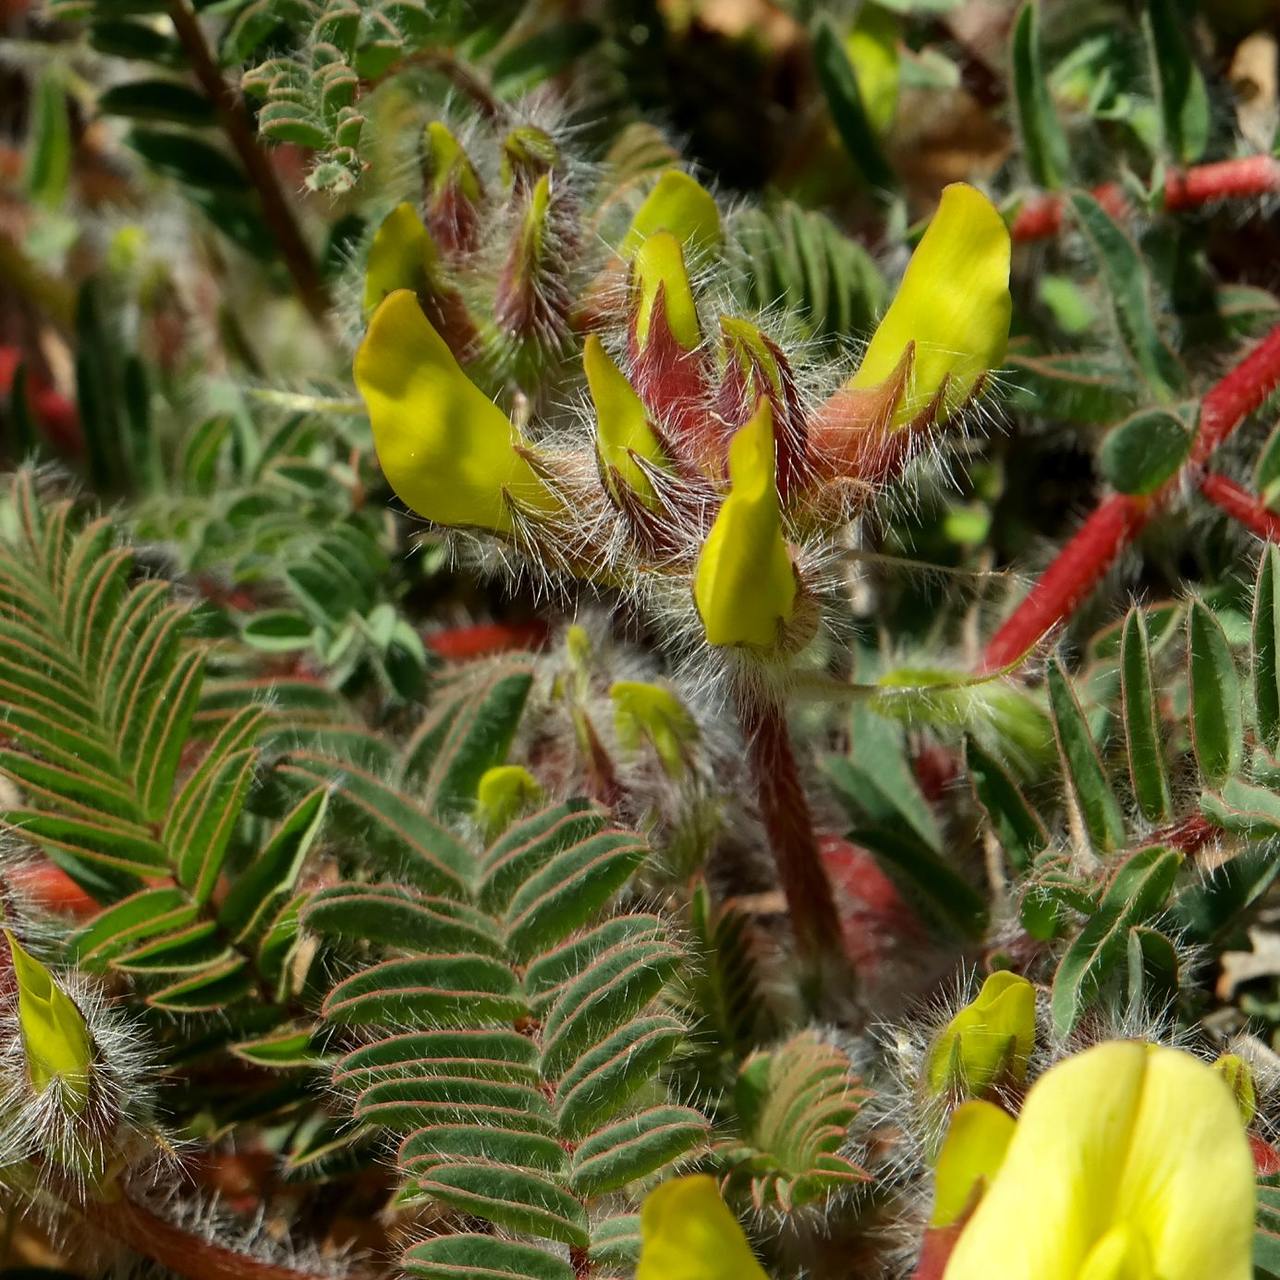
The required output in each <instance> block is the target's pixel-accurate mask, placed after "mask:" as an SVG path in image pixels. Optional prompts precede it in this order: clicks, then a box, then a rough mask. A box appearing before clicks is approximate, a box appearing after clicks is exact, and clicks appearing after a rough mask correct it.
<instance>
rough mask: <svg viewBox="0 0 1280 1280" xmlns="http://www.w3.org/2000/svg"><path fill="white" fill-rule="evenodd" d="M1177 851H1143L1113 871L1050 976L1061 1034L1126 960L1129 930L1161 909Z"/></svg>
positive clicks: (1176, 864)
mask: <svg viewBox="0 0 1280 1280" xmlns="http://www.w3.org/2000/svg"><path fill="white" fill-rule="evenodd" d="M1181 866H1182V855H1181V854H1180V853H1178V852H1177V851H1176V850H1174V849H1166V848H1163V847H1160V846H1156V847H1154V848H1150V849H1143V850H1141V851H1140V852H1138V853H1135V854H1134V855H1133V856H1132V857H1131V858H1129V859H1128V861H1126V862H1125V863H1124V864H1123V865H1122V866H1121V867H1120V868H1119V869H1118V870H1117V871H1116V873H1115V876H1114V877H1113V878H1112V881H1111V883H1110V885H1109V886H1108V888H1107V889H1106V891H1105V892H1104V893H1103V895H1102V900H1101V902H1100V903H1099V905H1098V909H1097V911H1095V912H1094V914H1093V915H1092V916H1091V917H1090V918H1089V920H1088V921H1087V922H1086V924H1085V926H1084V928H1083V929H1082V930H1081V931H1080V933H1079V934H1078V935H1077V936H1076V938H1075V940H1074V941H1073V942H1072V944H1071V946H1070V947H1069V948H1068V949H1067V953H1066V955H1065V956H1063V958H1062V961H1061V963H1060V964H1059V965H1058V971H1057V973H1056V974H1055V975H1054V980H1053V994H1052V999H1051V1004H1050V1007H1051V1009H1052V1013H1053V1024H1054V1027H1055V1028H1056V1030H1057V1031H1058V1033H1059V1034H1060V1035H1066V1034H1068V1033H1069V1032H1070V1031H1071V1029H1072V1028H1073V1027H1074V1026H1075V1024H1076V1022H1077V1021H1078V1019H1079V1018H1080V1015H1081V1013H1082V1012H1083V1010H1084V1008H1085V1007H1086V1006H1087V1005H1088V1003H1089V1002H1090V1001H1091V1000H1093V999H1094V998H1095V997H1096V995H1097V993H1098V991H1099V990H1100V989H1101V987H1102V986H1103V984H1104V983H1105V982H1106V981H1107V979H1108V978H1109V977H1110V975H1111V974H1112V973H1114V972H1115V971H1116V968H1117V966H1118V965H1119V964H1120V963H1121V962H1122V961H1124V960H1126V958H1127V951H1126V947H1127V941H1128V931H1129V929H1130V928H1131V927H1132V926H1134V925H1138V924H1141V923H1143V922H1145V921H1147V920H1149V919H1151V917H1153V916H1154V915H1156V914H1157V913H1158V912H1160V911H1161V910H1163V908H1164V906H1165V903H1166V902H1167V900H1168V897H1169V894H1170V892H1171V890H1172V889H1173V883H1174V879H1175V878H1176V876H1177V874H1178V870H1179V868H1180V867H1181Z"/></svg>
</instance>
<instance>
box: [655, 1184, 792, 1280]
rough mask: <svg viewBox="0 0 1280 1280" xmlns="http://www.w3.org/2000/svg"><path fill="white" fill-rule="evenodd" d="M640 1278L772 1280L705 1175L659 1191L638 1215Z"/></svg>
mask: <svg viewBox="0 0 1280 1280" xmlns="http://www.w3.org/2000/svg"><path fill="white" fill-rule="evenodd" d="M640 1236H641V1246H640V1264H639V1266H638V1267H637V1268H636V1280H768V1278H767V1277H766V1275H765V1273H764V1271H763V1270H762V1268H761V1266H760V1264H759V1263H758V1262H757V1261H756V1259H755V1255H754V1254H753V1253H752V1252H751V1246H750V1245H749V1244H748V1243H747V1238H746V1236H745V1235H744V1234H743V1232H742V1228H741V1227H740V1226H739V1225H738V1221H737V1219H736V1218H735V1217H734V1216H733V1214H731V1213H730V1212H729V1208H728V1206H727V1205H726V1204H725V1202H724V1201H723V1200H722V1199H721V1198H720V1193H719V1191H717V1190H716V1184H715V1180H714V1179H713V1178H710V1177H708V1176H707V1175H706V1174H696V1175H694V1176H692V1177H688V1178H675V1179H673V1180H672V1181H670V1182H664V1183H663V1184H662V1185H661V1186H659V1187H656V1188H655V1189H654V1190H653V1191H651V1192H650V1193H649V1194H648V1196H647V1197H646V1198H645V1202H644V1206H643V1208H642V1209H641V1211H640Z"/></svg>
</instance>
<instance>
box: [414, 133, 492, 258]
mask: <svg viewBox="0 0 1280 1280" xmlns="http://www.w3.org/2000/svg"><path fill="white" fill-rule="evenodd" d="M423 170H424V177H425V179H426V204H427V225H428V226H429V227H430V228H431V232H432V234H433V235H434V236H435V237H436V239H437V240H438V241H439V243H440V245H441V247H442V248H443V249H444V250H445V251H446V252H447V253H467V252H470V251H471V250H472V249H474V248H475V247H476V239H477V235H478V232H479V228H480V213H479V204H480V201H481V199H482V198H483V195H484V192H483V189H482V188H481V186H480V176H479V174H477V173H476V169H475V166H474V165H473V164H472V163H471V160H470V158H469V157H468V155H467V153H466V152H465V151H464V150H463V149H462V145H461V143H459V142H458V140H457V138H455V137H454V136H453V134H452V133H450V132H449V130H448V129H447V128H445V126H444V125H443V124H441V123H440V121H439V120H433V121H431V123H430V124H429V125H427V127H426V129H425V130H424V131H423Z"/></svg>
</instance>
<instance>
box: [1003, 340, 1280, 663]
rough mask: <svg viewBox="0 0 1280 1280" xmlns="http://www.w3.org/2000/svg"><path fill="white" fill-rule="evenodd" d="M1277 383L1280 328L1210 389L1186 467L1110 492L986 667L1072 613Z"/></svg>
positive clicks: (1008, 626) (1011, 623)
mask: <svg viewBox="0 0 1280 1280" xmlns="http://www.w3.org/2000/svg"><path fill="white" fill-rule="evenodd" d="M1277 387H1280V325H1277V326H1276V327H1275V328H1274V329H1272V330H1271V332H1270V333H1269V334H1267V336H1266V337H1265V338H1263V339H1262V341H1261V342H1259V343H1258V345H1257V346H1256V347H1254V349H1253V350H1252V351H1251V352H1249V354H1248V355H1247V356H1245V358H1244V359H1243V360H1241V361H1240V363H1239V364H1238V365H1236V367H1235V368H1234V369H1232V370H1231V371H1230V373H1228V374H1227V375H1226V376H1225V377H1223V378H1222V379H1221V380H1220V381H1218V382H1217V383H1215V384H1214V385H1213V386H1212V387H1211V388H1210V389H1209V391H1208V393H1207V394H1206V395H1205V397H1204V400H1203V401H1202V402H1201V405H1200V426H1199V429H1198V431H1197V433H1196V438H1195V441H1194V442H1193V444H1192V446H1191V455H1190V457H1189V458H1188V460H1187V464H1186V466H1185V467H1184V468H1183V469H1182V470H1181V471H1180V472H1179V473H1178V475H1176V476H1174V477H1173V478H1172V479H1171V480H1168V481H1166V482H1165V483H1164V485H1162V486H1161V488H1160V489H1159V490H1158V491H1157V492H1156V493H1155V494H1153V495H1151V496H1150V497H1147V498H1136V497H1130V496H1128V495H1125V494H1112V495H1111V496H1109V497H1107V498H1104V499H1103V500H1102V502H1101V503H1100V504H1099V505H1098V506H1097V507H1096V508H1095V509H1094V511H1093V513H1092V514H1091V515H1090V516H1089V518H1088V519H1087V520H1086V521H1085V523H1084V525H1083V527H1082V528H1081V529H1080V531H1079V532H1078V533H1077V534H1076V535H1075V537H1074V538H1072V539H1071V540H1070V542H1068V543H1067V545H1066V546H1065V547H1063V549H1062V550H1061V551H1060V552H1059V553H1058V556H1057V558H1056V559H1055V560H1054V561H1053V563H1052V564H1051V565H1050V566H1049V567H1048V569H1046V570H1045V572H1044V574H1043V576H1042V577H1041V578H1040V580H1039V581H1038V582H1037V583H1036V584H1035V585H1034V586H1033V587H1032V588H1031V590H1030V592H1028V594H1027V596H1026V598H1025V599H1024V600H1023V601H1022V603H1021V604H1020V605H1019V606H1018V607H1017V608H1016V609H1015V610H1014V611H1013V613H1012V614H1011V615H1010V616H1009V617H1008V618H1007V619H1006V620H1005V622H1004V625H1003V626H1001V628H1000V629H999V630H998V631H997V632H996V634H995V635H994V636H993V637H992V639H991V643H990V644H989V645H988V646H987V650H986V653H985V654H984V655H983V659H982V666H983V669H984V670H986V671H996V670H999V669H1000V668H1002V667H1007V666H1008V665H1009V664H1010V663H1013V662H1016V661H1017V660H1018V659H1019V658H1021V657H1022V656H1023V655H1024V654H1026V653H1028V652H1029V651H1030V650H1031V649H1032V648H1033V647H1034V646H1035V645H1036V644H1037V643H1038V642H1039V641H1040V640H1041V639H1043V637H1044V636H1045V635H1046V634H1048V632H1050V631H1051V630H1052V629H1053V628H1054V627H1056V626H1057V625H1058V624H1059V623H1061V622H1064V621H1065V620H1066V619H1067V618H1068V617H1070V616H1071V613H1072V611H1073V610H1074V609H1075V607H1076V605H1078V604H1079V603H1080V601H1081V600H1083V599H1084V598H1085V596H1087V595H1088V594H1089V592H1090V591H1092V590H1093V588H1094V587H1095V586H1096V585H1097V583H1098V580H1099V579H1100V578H1101V577H1102V576H1103V575H1104V574H1105V573H1106V572H1107V570H1108V569H1110V567H1111V566H1112V565H1113V564H1114V563H1115V561H1116V558H1117V557H1118V556H1119V555H1120V553H1121V552H1122V551H1123V550H1124V549H1125V547H1127V546H1128V545H1129V544H1130V543H1131V542H1132V541H1133V540H1134V538H1136V537H1137V536H1138V534H1139V533H1140V532H1141V530H1142V528H1143V526H1144V525H1145V524H1146V523H1147V521H1148V520H1150V519H1151V517H1152V516H1153V515H1154V514H1155V513H1156V512H1157V511H1158V510H1160V509H1161V508H1162V507H1163V506H1164V505H1165V504H1166V503H1167V502H1168V501H1169V500H1170V499H1171V498H1172V497H1173V496H1174V495H1175V494H1176V493H1177V492H1178V491H1179V489H1180V487H1181V486H1182V484H1183V482H1184V480H1185V478H1186V476H1187V473H1188V472H1192V473H1194V472H1198V471H1199V470H1201V469H1202V468H1203V466H1204V464H1205V463H1206V462H1207V461H1208V460H1209V457H1210V455H1211V454H1212V453H1213V451H1214V450H1215V449H1216V448H1217V447H1218V446H1219V445H1220V444H1221V443H1222V442H1223V441H1224V440H1226V439H1227V437H1228V436H1230V434H1231V433H1232V432H1233V431H1234V430H1235V429H1236V427H1238V426H1239V425H1240V423H1241V422H1242V421H1243V420H1244V419H1245V418H1246V417H1248V415H1249V414H1250V413H1252V412H1253V411H1254V410H1255V409H1257V408H1258V407H1259V406H1260V405H1261V404H1262V403H1263V402H1264V401H1265V400H1266V399H1267V397H1268V396H1270V395H1271V394H1272V392H1274V391H1275V390H1276V388H1277ZM1227 483H1229V482H1227ZM1210 488H1213V486H1212V485H1211V486H1210ZM1215 500H1216V499H1215Z"/></svg>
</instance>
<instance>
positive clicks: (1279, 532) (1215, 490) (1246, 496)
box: [1200, 475, 1280, 542]
mask: <svg viewBox="0 0 1280 1280" xmlns="http://www.w3.org/2000/svg"><path fill="white" fill-rule="evenodd" d="M1200 492H1201V493H1203V494H1204V496H1205V497H1206V498H1208V499H1209V501H1210V502H1212V503H1213V504H1214V506H1216V507H1221V508H1222V510H1223V511H1225V512H1226V513H1227V515H1229V516H1231V517H1232V518H1233V519H1235V520H1239V521H1240V523H1241V524H1242V525H1244V526H1245V528H1247V529H1250V530H1252V532H1254V533H1256V534H1257V535H1258V537H1260V538H1266V539H1267V540H1268V541H1270V542H1280V516H1278V515H1276V514H1275V512H1273V511H1270V510H1268V509H1267V508H1266V507H1265V506H1264V505H1263V504H1262V501H1261V500H1260V499H1258V498H1256V497H1254V495H1253V494H1251V493H1250V492H1249V491H1248V489H1245V488H1243V487H1242V486H1240V485H1238V484H1236V482H1235V481H1234V480H1228V479H1227V477H1226V476H1219V475H1212V476H1205V478H1204V479H1203V480H1201V481H1200Z"/></svg>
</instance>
